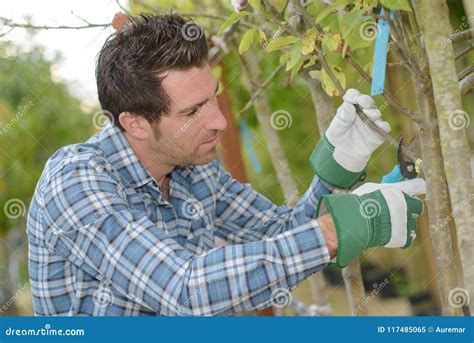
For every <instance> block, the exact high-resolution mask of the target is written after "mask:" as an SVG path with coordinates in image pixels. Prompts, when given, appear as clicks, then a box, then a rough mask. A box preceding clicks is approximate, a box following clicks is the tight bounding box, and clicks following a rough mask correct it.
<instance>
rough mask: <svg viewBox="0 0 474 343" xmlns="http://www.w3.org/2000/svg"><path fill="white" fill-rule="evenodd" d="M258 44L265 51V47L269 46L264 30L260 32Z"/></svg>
mask: <svg viewBox="0 0 474 343" xmlns="http://www.w3.org/2000/svg"><path fill="white" fill-rule="evenodd" d="M258 43H259V44H260V46H261V47H262V48H263V49H265V47H266V46H267V43H268V40H267V35H266V34H265V31H263V30H258Z"/></svg>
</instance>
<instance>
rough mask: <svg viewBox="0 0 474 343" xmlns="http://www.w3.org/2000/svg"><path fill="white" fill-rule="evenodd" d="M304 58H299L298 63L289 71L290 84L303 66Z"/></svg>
mask: <svg viewBox="0 0 474 343" xmlns="http://www.w3.org/2000/svg"><path fill="white" fill-rule="evenodd" d="M305 60H306V58H305V57H304V56H300V57H299V59H298V61H297V62H296V64H295V66H294V67H293V69H291V72H290V82H291V81H293V78H294V77H295V75H296V74H298V72H299V71H300V69H301V67H302V66H303V63H304V61H305Z"/></svg>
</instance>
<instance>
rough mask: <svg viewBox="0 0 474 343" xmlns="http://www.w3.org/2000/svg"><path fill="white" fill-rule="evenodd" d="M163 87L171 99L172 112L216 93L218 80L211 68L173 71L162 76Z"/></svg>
mask: <svg viewBox="0 0 474 343" xmlns="http://www.w3.org/2000/svg"><path fill="white" fill-rule="evenodd" d="M160 77H162V78H163V80H162V87H163V89H164V91H165V92H166V94H167V95H168V96H169V97H170V99H171V104H170V107H171V112H175V111H179V110H180V109H184V108H186V107H189V106H192V105H194V104H197V103H199V102H201V101H203V100H205V99H206V97H209V95H210V94H214V93H215V88H216V84H217V80H216V78H215V77H214V75H213V74H212V70H211V68H210V67H209V66H208V65H206V66H204V67H203V68H196V67H194V68H191V69H188V70H173V71H168V72H166V74H165V75H160Z"/></svg>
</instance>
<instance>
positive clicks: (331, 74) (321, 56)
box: [293, 0, 417, 161]
mask: <svg viewBox="0 0 474 343" xmlns="http://www.w3.org/2000/svg"><path fill="white" fill-rule="evenodd" d="M293 3H294V4H295V7H296V8H297V10H298V12H299V13H300V14H301V16H302V17H303V20H304V21H305V22H306V24H307V25H309V26H313V27H315V28H316V30H317V31H318V32H319V33H322V34H324V31H323V29H322V27H321V26H320V25H318V24H317V23H315V22H314V20H313V18H312V17H311V15H310V14H309V13H308V12H307V11H306V9H305V8H304V7H303V6H302V5H301V4H300V3H299V1H297V0H295V1H293ZM316 51H317V52H318V57H319V59H320V61H321V64H322V67H323V68H324V70H325V71H326V72H327V74H328V75H329V77H330V78H331V80H332V82H333V83H334V85H335V87H336V88H337V90H338V92H339V94H340V95H341V96H342V95H343V94H344V93H345V90H344V88H343V87H342V86H341V84H340V82H339V80H338V79H337V78H336V76H335V75H334V72H333V70H332V68H331V67H330V66H329V63H328V62H327V60H326V56H325V55H324V52H323V51H322V49H321V47H320V44H317V45H316ZM355 108H356V112H357V115H358V116H359V117H360V118H361V119H362V120H363V121H364V123H366V124H367V125H368V126H369V127H370V128H371V129H372V130H374V131H375V132H377V133H378V134H379V135H380V136H382V137H383V138H384V139H385V140H386V141H387V142H388V143H389V144H390V145H391V146H393V147H395V148H398V142H397V141H396V140H395V139H393V138H392V136H390V134H388V133H387V132H385V131H383V130H382V129H380V128H379V127H378V126H377V125H375V124H374V123H373V122H372V120H370V118H369V117H367V115H366V114H365V113H364V112H363V111H362V109H361V108H360V106H358V105H355ZM404 154H405V156H406V157H408V158H409V159H410V160H412V161H416V160H417V157H416V156H415V155H414V154H413V152H411V151H409V149H404Z"/></svg>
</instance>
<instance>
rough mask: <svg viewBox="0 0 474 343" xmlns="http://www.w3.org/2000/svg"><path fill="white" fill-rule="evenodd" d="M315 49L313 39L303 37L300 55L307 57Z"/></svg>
mask: <svg viewBox="0 0 474 343" xmlns="http://www.w3.org/2000/svg"><path fill="white" fill-rule="evenodd" d="M315 47H316V41H315V40H314V37H312V36H310V37H304V38H303V40H302V46H301V53H302V54H303V55H309V54H310V53H312V52H313V51H314V48H315Z"/></svg>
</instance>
